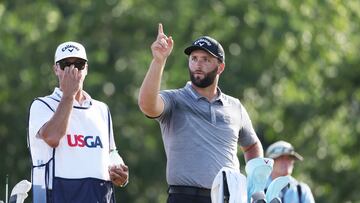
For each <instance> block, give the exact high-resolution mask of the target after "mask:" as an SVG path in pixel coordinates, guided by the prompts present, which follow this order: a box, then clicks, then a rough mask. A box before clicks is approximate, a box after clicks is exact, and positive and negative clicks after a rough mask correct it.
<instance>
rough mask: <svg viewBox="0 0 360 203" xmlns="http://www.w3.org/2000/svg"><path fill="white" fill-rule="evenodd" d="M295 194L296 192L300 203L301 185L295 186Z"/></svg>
mask: <svg viewBox="0 0 360 203" xmlns="http://www.w3.org/2000/svg"><path fill="white" fill-rule="evenodd" d="M296 187H297V192H298V196H299V203H301V195H302V194H301V193H302V191H301V185H300V184H298V185H297V186H296Z"/></svg>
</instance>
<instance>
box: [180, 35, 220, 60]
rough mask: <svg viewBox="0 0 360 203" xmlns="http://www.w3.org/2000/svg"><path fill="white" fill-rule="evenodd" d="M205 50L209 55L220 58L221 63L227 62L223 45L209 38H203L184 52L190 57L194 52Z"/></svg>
mask: <svg viewBox="0 0 360 203" xmlns="http://www.w3.org/2000/svg"><path fill="white" fill-rule="evenodd" d="M199 49H201V50H204V51H206V52H208V53H209V54H211V55H213V56H215V57H216V58H218V59H219V60H220V61H221V62H223V63H224V62H225V52H224V49H223V47H222V46H221V44H220V43H219V42H218V41H216V40H215V39H213V38H211V37H209V36H202V37H200V38H198V39H197V40H195V41H194V42H193V43H192V44H191V46H189V47H187V48H186V49H185V50H184V53H185V54H186V55H190V54H191V52H193V51H194V50H199Z"/></svg>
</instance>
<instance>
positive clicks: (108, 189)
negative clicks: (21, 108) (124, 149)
mask: <svg viewBox="0 0 360 203" xmlns="http://www.w3.org/2000/svg"><path fill="white" fill-rule="evenodd" d="M87 61H88V59H87V56H86V52H85V48H84V46H83V45H81V44H79V43H77V42H71V41H70V42H64V43H62V44H60V45H59V46H58V47H57V49H56V52H55V63H54V66H53V70H54V73H55V75H56V76H57V77H58V80H59V87H56V88H55V90H54V92H53V93H52V94H51V95H48V96H45V97H39V98H36V99H35V100H34V101H33V102H32V104H31V107H30V112H29V131H28V145H29V149H30V153H31V158H32V162H33V170H32V184H33V202H37V203H42V202H54V203H58V202H59V203H64V202H84V203H85V202H86V203H91V202H94V203H96V202H104V203H105V202H106V203H108V202H115V197H114V191H113V190H114V189H113V185H116V186H125V185H126V183H127V181H128V175H129V174H128V167H127V166H126V165H125V164H124V162H123V161H122V158H121V157H120V156H119V155H118V154H117V151H116V145H115V142H114V135H113V128H112V120H111V115H110V111H109V109H108V106H107V105H106V104H105V103H103V102H100V101H97V100H95V99H93V98H91V97H90V95H89V94H88V93H86V92H85V91H84V90H83V84H84V80H85V77H86V75H87V73H88V63H87ZM111 157H115V158H111ZM114 159H116V162H114Z"/></svg>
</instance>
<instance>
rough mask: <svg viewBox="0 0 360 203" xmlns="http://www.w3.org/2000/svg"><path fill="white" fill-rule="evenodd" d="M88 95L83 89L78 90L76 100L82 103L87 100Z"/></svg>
mask: <svg viewBox="0 0 360 203" xmlns="http://www.w3.org/2000/svg"><path fill="white" fill-rule="evenodd" d="M85 99H86V97H85V95H84V93H83V91H82V90H81V89H80V90H79V91H77V92H76V94H75V100H76V101H77V102H78V103H79V104H82V103H83V102H84V101H85Z"/></svg>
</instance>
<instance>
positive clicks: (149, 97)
mask: <svg viewBox="0 0 360 203" xmlns="http://www.w3.org/2000/svg"><path fill="white" fill-rule="evenodd" d="M173 44H174V42H173V40H172V38H171V37H167V36H166V35H165V34H164V32H163V27H162V24H159V28H158V35H157V38H156V40H155V41H154V42H153V44H152V45H151V51H152V55H153V59H152V61H151V64H150V67H149V70H148V72H147V73H146V76H145V78H144V80H143V83H142V85H141V87H140V92H139V101H138V104H139V107H140V109H141V111H142V112H143V113H144V114H145V115H147V116H149V117H157V116H159V115H160V114H161V113H162V112H163V110H164V101H163V100H162V99H161V97H160V95H159V92H160V85H161V77H162V74H163V71H164V67H165V64H166V59H167V57H168V56H169V55H170V53H171V51H172V49H173Z"/></svg>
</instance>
